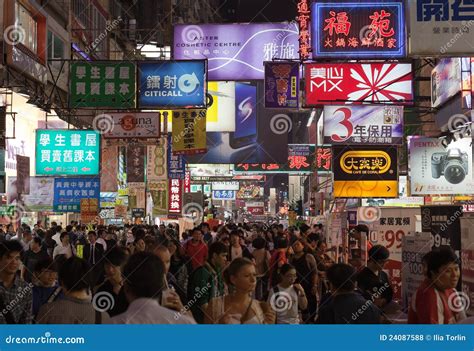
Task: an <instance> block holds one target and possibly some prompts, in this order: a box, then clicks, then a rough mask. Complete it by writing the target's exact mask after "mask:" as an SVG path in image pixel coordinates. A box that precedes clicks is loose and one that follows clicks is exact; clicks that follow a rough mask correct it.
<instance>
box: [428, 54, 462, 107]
mask: <svg viewBox="0 0 474 351" xmlns="http://www.w3.org/2000/svg"><path fill="white" fill-rule="evenodd" d="M461 82H462V81H461V59H460V58H444V59H441V60H440V62H439V63H438V64H437V65H436V67H435V68H434V69H433V71H431V107H439V106H441V105H443V104H444V103H445V102H446V101H448V100H449V99H450V98H451V97H453V96H454V95H456V94H457V93H459V92H460V91H461Z"/></svg>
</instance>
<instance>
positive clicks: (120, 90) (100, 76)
mask: <svg viewBox="0 0 474 351" xmlns="http://www.w3.org/2000/svg"><path fill="white" fill-rule="evenodd" d="M70 76H71V89H70V97H69V105H70V107H71V108H73V109H76V108H81V107H111V108H114V109H128V108H135V64H134V63H130V62H125V61H110V62H86V61H81V62H77V63H73V62H71V75H70Z"/></svg>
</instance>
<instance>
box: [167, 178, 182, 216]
mask: <svg viewBox="0 0 474 351" xmlns="http://www.w3.org/2000/svg"><path fill="white" fill-rule="evenodd" d="M182 183H183V181H182V180H181V179H169V186H168V189H169V202H168V213H170V214H181V207H182V205H183V184H182Z"/></svg>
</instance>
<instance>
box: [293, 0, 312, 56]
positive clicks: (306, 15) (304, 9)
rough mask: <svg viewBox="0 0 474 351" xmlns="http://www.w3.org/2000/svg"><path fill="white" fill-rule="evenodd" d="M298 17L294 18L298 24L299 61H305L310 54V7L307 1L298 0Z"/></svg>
mask: <svg viewBox="0 0 474 351" xmlns="http://www.w3.org/2000/svg"><path fill="white" fill-rule="evenodd" d="M297 6H298V17H296V21H297V22H298V29H299V33H300V35H299V39H298V40H299V43H300V49H299V51H298V52H299V54H300V61H304V60H307V59H308V58H309V56H310V52H311V44H310V41H311V40H310V30H309V29H310V28H311V22H310V18H311V16H310V14H311V11H310V5H309V3H308V0H299V2H298V5H297Z"/></svg>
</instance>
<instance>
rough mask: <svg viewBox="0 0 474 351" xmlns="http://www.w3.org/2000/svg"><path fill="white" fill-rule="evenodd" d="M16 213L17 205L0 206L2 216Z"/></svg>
mask: <svg viewBox="0 0 474 351" xmlns="http://www.w3.org/2000/svg"><path fill="white" fill-rule="evenodd" d="M14 213H15V206H13V205H11V206H6V205H1V206H0V216H13V215H14Z"/></svg>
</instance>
